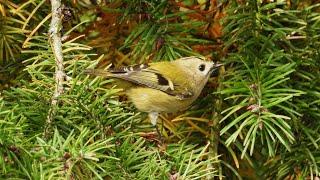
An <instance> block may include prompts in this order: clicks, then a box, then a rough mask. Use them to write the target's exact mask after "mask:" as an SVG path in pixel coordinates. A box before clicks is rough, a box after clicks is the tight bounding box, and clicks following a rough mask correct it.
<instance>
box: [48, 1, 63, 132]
mask: <svg viewBox="0 0 320 180" xmlns="http://www.w3.org/2000/svg"><path fill="white" fill-rule="evenodd" d="M51 7H52V19H51V24H50V28H49V43H50V45H51V48H52V52H53V54H54V58H55V63H56V71H55V83H56V84H55V89H54V93H53V96H52V99H51V108H50V110H49V112H48V116H47V124H46V129H45V132H44V135H45V137H46V136H48V133H49V131H50V128H51V126H52V121H53V118H54V115H55V109H56V106H57V104H58V98H59V96H60V95H61V94H62V93H63V89H64V88H63V82H64V77H65V73H64V66H63V54H62V43H61V33H60V30H61V27H62V13H61V1H60V0H51Z"/></svg>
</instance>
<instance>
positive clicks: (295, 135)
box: [0, 0, 320, 180]
mask: <svg viewBox="0 0 320 180" xmlns="http://www.w3.org/2000/svg"><path fill="white" fill-rule="evenodd" d="M51 2H52V3H50V2H49V1H45V0H41V1H40V0H34V1H31V0H29V1H7V0H0V23H1V26H0V64H1V66H0V82H1V84H0V89H1V91H0V167H1V168H0V172H1V173H0V178H1V179H10V178H11V179H172V180H173V179H214V178H217V179H223V178H228V179H229V178H233V179H242V178H251V179H317V178H319V176H320V173H319V167H320V153H319V145H320V144H319V140H320V132H319V127H320V126H319V122H318V119H319V118H320V110H319V105H320V101H319V99H320V93H319V91H320V69H319V68H320V50H319V47H320V36H319V33H320V4H319V3H318V2H317V1H293V0H292V1H275V2H273V1H263V0H261V1H255V0H248V1H215V0H207V1H201V0H197V1H195V0H183V1H175V0H133V1H132V0H111V1H95V0H92V1H87V0H76V1H66V2H63V3H64V4H63V5H61V6H60V5H58V6H59V8H58V9H56V10H52V9H51V7H52V6H55V5H54V2H56V3H59V1H57V0H52V1H51ZM56 15H57V16H56ZM55 20H56V22H54V21H55ZM55 40H57V41H55ZM57 42H58V46H59V42H61V43H62V44H61V46H60V47H61V52H62V54H60V55H62V56H61V58H62V59H61V61H57V59H58V60H59V58H60V57H59V51H60V50H59V48H57V46H56V45H57ZM57 52H58V53H57ZM193 55H195V56H197V55H204V56H206V57H208V58H210V59H212V60H214V61H217V60H219V61H221V62H223V63H224V64H225V66H224V68H223V69H221V70H220V72H217V77H214V78H212V79H211V80H210V81H209V83H208V85H207V87H206V88H205V89H204V91H203V93H202V94H201V96H200V97H199V99H198V100H197V101H196V102H195V103H194V104H193V105H192V107H191V108H189V109H188V110H187V111H185V112H181V113H177V114H162V115H161V122H159V126H160V131H161V135H162V136H163V139H164V140H161V139H160V138H159V137H158V135H157V134H156V132H155V129H154V127H152V125H151V124H150V123H149V121H148V119H147V116H146V114H144V113H140V112H138V111H137V110H136V109H135V108H134V107H133V106H132V105H131V104H130V103H129V102H127V101H126V99H125V96H124V95H123V92H122V91H121V89H119V88H118V87H117V86H114V84H113V80H112V79H104V78H101V77H95V78H93V77H89V76H87V75H85V74H83V71H84V70H85V69H87V68H93V67H94V68H105V67H107V66H109V65H110V64H111V63H112V64H113V65H114V66H116V67H119V66H123V65H128V64H136V63H148V62H156V61H164V60H167V61H171V60H174V59H177V58H179V57H185V56H193ZM59 63H60V64H59ZM60 71H61V72H62V74H61V73H59V72H60Z"/></svg>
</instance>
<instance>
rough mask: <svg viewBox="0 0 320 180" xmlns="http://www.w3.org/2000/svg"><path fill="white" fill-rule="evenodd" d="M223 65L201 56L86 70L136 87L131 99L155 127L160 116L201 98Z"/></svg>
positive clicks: (132, 87)
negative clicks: (147, 115) (211, 76)
mask: <svg viewBox="0 0 320 180" xmlns="http://www.w3.org/2000/svg"><path fill="white" fill-rule="evenodd" d="M221 65H222V64H218V63H214V62H209V61H205V60H204V59H202V58H199V57H184V58H180V59H178V60H175V61H171V62H169V61H164V62H156V63H150V64H140V65H134V66H127V67H122V68H115V69H109V70H102V69H87V70H86V71H85V73H87V74H91V75H98V76H103V77H106V78H117V79H120V80H124V81H127V82H129V83H131V84H132V85H133V86H131V87H130V88H127V89H126V94H127V96H128V98H129V100H130V101H131V102H132V103H133V104H134V105H135V107H136V108H137V109H138V110H139V111H142V112H147V113H149V119H150V120H151V123H152V124H153V125H156V123H157V119H158V116H159V113H161V112H169V113H170V112H177V111H183V110H185V109H187V108H188V107H189V106H190V105H191V104H192V103H193V102H194V101H195V100H196V99H197V98H198V96H199V95H200V93H201V91H202V89H203V87H204V86H205V84H206V83H207V81H208V79H209V77H210V74H211V73H212V72H213V71H215V70H216V69H217V68H219V67H220V66H221Z"/></svg>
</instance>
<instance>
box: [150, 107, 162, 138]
mask: <svg viewBox="0 0 320 180" xmlns="http://www.w3.org/2000/svg"><path fill="white" fill-rule="evenodd" d="M148 116H149V119H150V121H151V124H152V125H154V126H156V130H157V133H158V135H159V137H160V141H162V135H161V133H160V131H159V128H158V126H157V120H158V117H159V113H158V112H149V114H148Z"/></svg>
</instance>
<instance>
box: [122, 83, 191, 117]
mask: <svg viewBox="0 0 320 180" xmlns="http://www.w3.org/2000/svg"><path fill="white" fill-rule="evenodd" d="M127 95H128V97H129V100H130V101H131V102H132V103H133V104H134V105H135V107H136V108H137V109H138V110H140V111H143V112H177V111H182V110H185V109H187V108H188V107H189V106H190V104H191V103H192V102H193V101H194V99H193V98H190V99H187V100H179V99H178V98H176V97H175V96H171V95H168V94H166V93H164V92H162V91H159V90H155V89H151V88H132V89H129V90H127Z"/></svg>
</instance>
